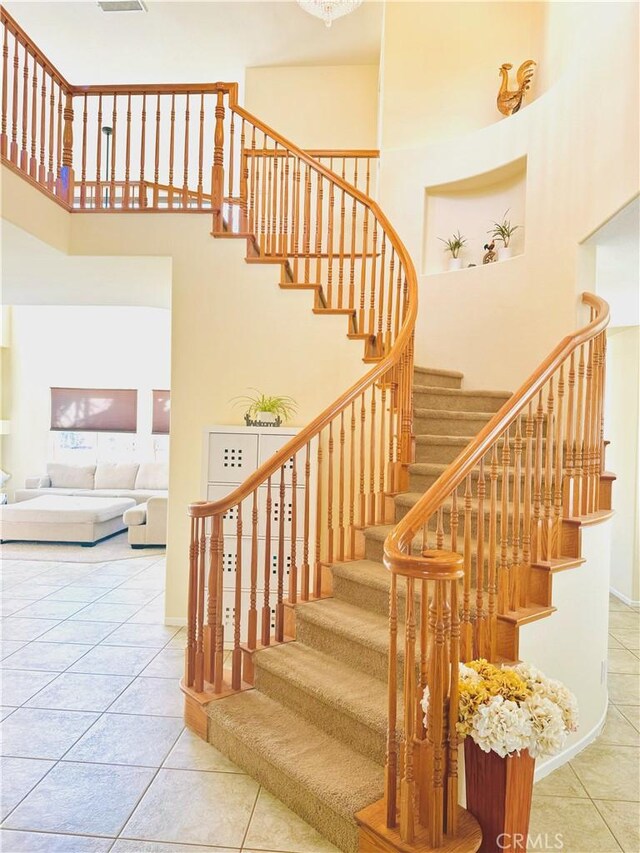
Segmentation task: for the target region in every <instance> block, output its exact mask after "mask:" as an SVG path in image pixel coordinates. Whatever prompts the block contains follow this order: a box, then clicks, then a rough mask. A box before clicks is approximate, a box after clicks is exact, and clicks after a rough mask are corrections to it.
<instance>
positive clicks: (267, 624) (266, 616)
mask: <svg viewBox="0 0 640 853" xmlns="http://www.w3.org/2000/svg"><path fill="white" fill-rule="evenodd" d="M271 516H272V500H271V477H269V478H268V480H267V505H266V516H265V518H266V522H265V524H266V527H265V534H264V603H263V606H262V645H263V646H268V645H269V644H270V642H271V593H270V583H271Z"/></svg>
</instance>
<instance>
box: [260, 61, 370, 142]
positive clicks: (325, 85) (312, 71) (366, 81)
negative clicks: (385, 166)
mask: <svg viewBox="0 0 640 853" xmlns="http://www.w3.org/2000/svg"><path fill="white" fill-rule="evenodd" d="M244 106H245V107H246V108H247V110H249V112H251V113H253V114H254V115H255V116H257V117H258V118H260V119H261V120H262V121H264V122H265V123H266V124H268V125H270V126H271V127H273V128H274V130H277V131H278V132H280V133H281V134H282V135H283V136H286V137H287V138H288V139H291V141H292V142H295V143H296V145H298V146H300V147H302V148H376V147H377V143H376V139H377V108H378V66H377V65H328V66H300V65H299V66H284V67H283V66H279V67H271V68H247V71H246V76H245V96H244Z"/></svg>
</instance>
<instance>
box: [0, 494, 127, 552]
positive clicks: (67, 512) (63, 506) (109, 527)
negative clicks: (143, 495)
mask: <svg viewBox="0 0 640 853" xmlns="http://www.w3.org/2000/svg"><path fill="white" fill-rule="evenodd" d="M135 505H136V502H135V501H134V500H133V498H83V497H73V496H71V495H43V496H41V497H38V498H31V500H28V501H20V502H19V503H15V504H5V505H4V506H0V541H2V542H7V541H9V540H16V539H17V540H21V541H27V542H79V543H80V544H82V545H95V544H96V542H98V541H99V540H100V539H105V538H106V537H107V536H113V534H114V533H119V532H120V531H121V530H124V529H125V524H124V522H123V520H122V515H123V513H124V512H125V511H126V510H128V509H129V508H130V507H132V506H135Z"/></svg>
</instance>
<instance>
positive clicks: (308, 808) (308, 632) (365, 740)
mask: <svg viewBox="0 0 640 853" xmlns="http://www.w3.org/2000/svg"><path fill="white" fill-rule="evenodd" d="M462 378H463V377H462V374H460V373H457V372H454V371H442V370H430V369H428V368H420V367H417V368H416V370H415V384H414V392H413V393H414V406H415V411H414V432H415V433H416V462H415V464H414V465H412V466H411V468H410V472H409V473H410V492H408V493H406V494H403V495H398V496H396V498H395V503H396V518H400V517H402V515H404V514H405V513H406V512H407V511H408V508H409V507H410V506H412V505H413V504H414V503H415V501H416V500H417V499H418V498H419V496H420V495H421V494H423V493H424V491H425V490H426V489H427V488H429V486H430V485H431V484H432V483H433V482H435V480H436V479H437V477H438V476H439V475H440V473H442V471H444V470H445V468H446V467H447V465H448V464H449V463H450V462H451V461H453V460H454V459H455V458H456V457H457V456H458V455H459V453H460V452H461V451H462V450H463V449H464V447H465V446H466V445H467V444H468V442H469V441H470V439H471V438H472V437H473V436H474V435H475V434H476V432H477V431H478V430H479V429H481V428H482V426H484V424H485V423H487V421H488V420H489V419H490V418H491V417H492V415H493V413H494V412H495V411H497V410H498V409H499V408H500V407H501V406H502V405H503V403H504V402H505V401H506V400H507V399H508V398H509V396H510V394H508V393H506V392H497V391H467V390H463V389H462V388H461V384H462ZM391 529H392V528H391V526H388V525H387V526H378V527H371V528H368V529H366V530H365V531H364V536H365V555H364V559H361V560H354V561H351V562H348V563H342V564H336V565H334V566H333V567H332V574H333V598H328V599H324V600H320V601H313V602H307V603H303V604H299V605H297V606H296V640H295V641H293V642H289V643H285V644H282V645H278V646H273V647H272V648H268V649H264V650H262V651H260V652H258V653H257V654H256V655H255V689H254V690H249V691H245V692H243V693H239V694H236V695H233V696H230V697H227V698H225V699H220V700H218V701H214V702H211V703H209V705H208V706H207V713H208V715H209V741H210V742H211V743H212V744H213V745H214V746H215V747H217V748H218V749H219V750H220V751H221V752H223V753H224V754H225V755H226V756H228V757H229V758H230V759H231V760H232V761H234V762H235V763H236V764H238V765H239V766H240V767H242V768H243V769H244V770H245V771H246V772H247V773H249V774H250V775H251V776H253V777H254V778H255V779H257V780H258V781H259V782H260V783H261V784H262V785H264V787H265V788H267V789H268V790H269V791H270V792H271V793H272V794H274V795H275V796H276V797H278V798H279V799H280V800H281V801H282V802H283V803H285V804H286V805H287V806H289V808H291V809H292V810H293V811H294V812H296V813H297V814H298V815H300V817H302V818H303V819H304V820H306V821H307V822H308V823H310V824H311V825H312V826H313V827H315V828H316V829H317V830H318V832H320V833H321V834H322V835H323V836H324V837H325V838H327V839H328V840H329V841H331V842H332V843H333V844H335V845H336V847H338V848H339V849H340V850H343V851H345V853H355V851H357V849H358V828H357V825H356V821H355V819H354V815H355V813H356V812H358V811H360V810H361V809H362V808H364V807H365V806H367V805H369V804H370V803H372V802H375V801H376V800H379V799H380V798H381V797H382V795H383V773H384V761H385V750H386V719H387V663H388V647H389V646H388V642H389V640H388V635H389V623H388V606H389V581H388V573H387V571H386V570H385V568H384V566H383V565H382V562H381V560H382V547H383V544H384V540H385V538H386V536H387V535H388V533H389V531H390V530H391ZM400 586H402V584H401V585H400ZM403 611H404V601H403V600H401V601H400V613H401V614H402V613H403ZM399 669H400V671H401V667H399Z"/></svg>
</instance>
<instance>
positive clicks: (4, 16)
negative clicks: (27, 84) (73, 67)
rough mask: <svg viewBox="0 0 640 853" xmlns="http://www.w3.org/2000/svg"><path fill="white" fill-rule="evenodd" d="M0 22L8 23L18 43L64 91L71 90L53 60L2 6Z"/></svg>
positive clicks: (72, 88)
mask: <svg viewBox="0 0 640 853" xmlns="http://www.w3.org/2000/svg"><path fill="white" fill-rule="evenodd" d="M0 22H1V23H3V24H8V28H9V30H10V31H11V32H12V33H13V34H14V36H15V37H16V38H17V39H18V41H19V42H20V44H21V45H22V46H23V47H26V48H27V49H28V50H29V52H30V53H31V55H32V56H35V57H36V58H37V60H38V63H39V64H40V65H41V66H42V67H43V68H44V69H45V70H46V71H47V72H48V73H49V74H50V75H51V76H52V77H53V78H54V79H55V80H56V81H57V82H58V83H59V84H60V86H62V88H63V89H64V90H65V91H66V92H73V90H74V87H73V86H72V85H71V84H70V83H69V82H68V80H67V79H66V77H64V76H63V75H62V74H61V73H60V72H59V71H58V69H57V68H56V66H55V65H54V64H53V62H51V61H50V60H49V59H48V58H47V57H46V56H45V54H44V53H43V52H42V51H41V50H40V48H39V47H38V45H37V44H36V43H35V42H34V41H33V39H31V38H29V36H28V35H27V34H26V33H25V31H24V30H23V29H22V27H21V26H20V24H19V23H18V22H17V21H16V20H15V18H13V17H12V16H11V15H10V14H9V12H7V10H6V9H5V8H4V6H0Z"/></svg>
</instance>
